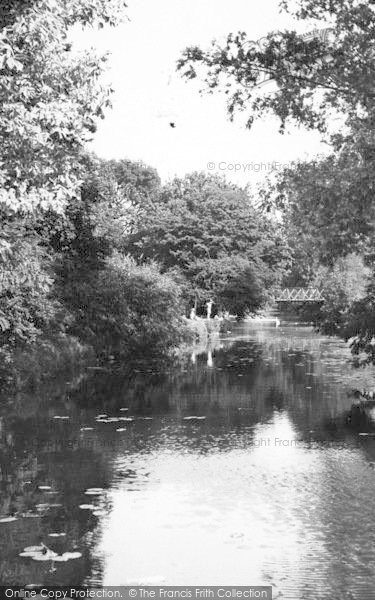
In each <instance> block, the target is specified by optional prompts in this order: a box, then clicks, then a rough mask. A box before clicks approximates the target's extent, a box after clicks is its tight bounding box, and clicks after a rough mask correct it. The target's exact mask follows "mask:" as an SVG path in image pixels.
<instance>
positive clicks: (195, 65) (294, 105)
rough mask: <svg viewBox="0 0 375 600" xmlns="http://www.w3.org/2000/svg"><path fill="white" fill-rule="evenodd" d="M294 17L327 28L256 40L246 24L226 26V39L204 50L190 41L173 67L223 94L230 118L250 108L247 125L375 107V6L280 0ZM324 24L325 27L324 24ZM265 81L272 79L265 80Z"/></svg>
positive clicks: (360, 1) (315, 123) (342, 0)
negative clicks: (269, 116) (233, 29)
mask: <svg viewBox="0 0 375 600" xmlns="http://www.w3.org/2000/svg"><path fill="white" fill-rule="evenodd" d="M281 5H282V7H283V8H284V10H288V11H289V12H290V13H292V14H293V15H294V16H295V18H296V19H297V20H300V21H307V22H308V23H311V28H312V29H313V28H314V27H315V26H316V20H318V21H319V22H320V23H322V22H323V23H324V25H325V30H326V31H325V34H326V35H323V33H324V32H322V31H321V32H320V34H319V33H318V34H317V33H315V34H311V35H307V36H306V35H305V36H301V35H298V34H297V33H296V32H295V31H283V32H272V33H269V34H268V35H267V36H266V37H265V38H263V39H262V40H261V43H254V42H252V41H251V40H249V39H248V37H247V35H246V33H245V32H243V31H240V32H238V33H230V34H229V35H228V36H227V40H226V43H225V44H222V45H221V44H218V43H217V42H213V44H212V47H211V48H210V49H208V50H206V51H205V50H202V49H201V48H199V47H190V48H187V49H186V50H185V51H184V53H183V55H182V57H181V59H180V60H179V62H178V69H179V70H180V71H181V72H182V75H183V76H184V77H186V78H187V79H194V78H196V77H201V78H203V79H204V81H205V84H206V86H207V89H208V90H209V91H211V92H212V91H217V90H223V91H224V92H225V94H226V95H227V96H228V112H229V115H230V116H231V118H233V115H234V114H235V113H236V112H238V111H242V112H243V111H246V112H247V113H248V115H249V116H248V120H247V125H248V126H249V127H250V126H251V124H252V123H253V121H254V119H256V118H257V117H259V116H261V115H263V114H264V113H267V112H271V113H274V114H275V115H276V116H277V117H278V118H279V119H280V122H281V129H282V130H284V128H285V125H286V123H287V122H288V121H296V122H298V123H302V124H304V125H306V126H307V127H310V128H318V129H320V130H321V131H326V130H327V119H326V117H327V113H329V111H331V110H334V111H339V112H343V113H344V114H345V115H346V116H351V117H354V116H357V117H358V116H359V115H362V116H364V115H369V114H372V112H373V107H374V100H375V90H374V85H373V75H374V48H373V39H374V35H375V12H374V7H373V6H372V3H369V2H368V1H367V0H317V1H315V0H300V1H299V2H298V4H297V8H295V7H296V5H295V3H292V2H291V1H289V0H284V1H283V2H282V3H281ZM328 28H329V31H327V29H328ZM266 81H269V82H272V83H269V84H268V85H266V86H265V85H262V84H264V83H265V82H266Z"/></svg>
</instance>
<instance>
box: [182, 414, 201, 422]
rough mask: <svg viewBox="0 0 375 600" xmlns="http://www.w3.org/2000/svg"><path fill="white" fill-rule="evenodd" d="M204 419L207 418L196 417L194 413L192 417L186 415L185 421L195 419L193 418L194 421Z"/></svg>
mask: <svg viewBox="0 0 375 600" xmlns="http://www.w3.org/2000/svg"><path fill="white" fill-rule="evenodd" d="M203 419H206V417H196V416H194V415H192V416H190V417H184V421H193V420H194V421H195V420H199V421H201V420H203Z"/></svg>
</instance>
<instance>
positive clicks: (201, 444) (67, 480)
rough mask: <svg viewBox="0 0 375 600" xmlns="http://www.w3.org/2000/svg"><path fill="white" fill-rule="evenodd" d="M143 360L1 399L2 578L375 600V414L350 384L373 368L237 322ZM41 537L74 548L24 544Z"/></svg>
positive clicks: (311, 341) (306, 334)
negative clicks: (138, 366) (32, 554)
mask: <svg viewBox="0 0 375 600" xmlns="http://www.w3.org/2000/svg"><path fill="white" fill-rule="evenodd" d="M149 371H152V369H147V372H138V373H137V374H135V376H134V377H133V378H132V379H131V380H122V379H121V378H120V377H115V376H113V375H112V376H111V375H110V374H106V373H101V372H93V373H91V375H90V376H89V377H87V378H84V379H81V380H77V381H74V380H73V381H70V382H60V384H57V383H56V384H55V385H54V386H53V387H52V386H50V387H49V388H48V387H46V388H45V389H43V390H41V391H40V393H38V394H37V395H36V394H34V395H26V394H24V395H20V396H19V397H18V398H16V399H12V401H11V402H9V404H6V405H3V406H2V409H1V420H0V426H1V430H0V432H1V459H0V469H1V506H0V533H1V537H0V556H1V572H0V578H1V581H4V582H5V583H8V584H11V583H14V584H22V585H23V584H26V583H35V584H37V583H43V584H64V583H65V584H69V583H71V584H73V583H74V584H82V583H84V584H106V585H117V584H132V583H134V584H135V583H139V584H146V585H147V584H148V585H150V584H153V583H155V584H159V583H160V584H171V585H172V584H174V585H181V584H183V585H220V584H223V585H232V584H233V585H256V584H263V585H264V584H270V585H273V586H274V597H275V598H281V597H283V598H288V599H289V598H290V599H294V598H295V599H296V600H297V599H298V600H302V599H303V598H307V599H310V598H311V599H312V598H314V599H315V598H327V599H328V598H332V597H335V594H336V595H337V596H338V597H340V598H358V599H359V598H361V600H362V599H365V598H373V597H374V595H373V589H374V585H375V570H374V567H375V515H374V511H373V497H374V493H375V472H374V460H375V450H374V448H375V444H374V439H375V438H374V437H373V435H374V434H375V423H374V410H373V409H372V408H371V407H366V408H363V407H361V406H359V405H358V404H356V403H355V402H354V399H353V396H352V395H351V394H350V391H351V389H352V388H356V387H361V388H362V387H366V386H369V387H374V384H375V380H374V375H373V373H372V371H371V370H367V371H363V370H361V371H356V370H354V369H352V368H351V367H350V362H349V355H348V353H347V351H346V349H345V347H344V345H343V344H342V343H341V342H339V341H337V340H330V339H327V338H324V337H321V336H318V335H316V334H313V333H311V331H310V330H309V329H307V328H305V327H301V326H299V327H298V326H295V325H286V326H284V327H281V328H278V329H274V328H267V327H265V328H263V329H252V328H251V327H250V326H245V325H241V326H236V327H235V329H234V331H233V332H232V333H231V334H228V335H226V336H223V338H222V339H221V340H220V343H217V344H214V345H213V347H211V348H209V349H208V351H207V352H199V351H197V352H194V353H193V354H192V355H190V356H188V357H186V359H185V360H182V361H181V365H180V366H179V367H178V368H175V369H174V370H173V371H172V372H170V373H167V374H164V375H162V374H160V373H156V372H154V371H152V372H149ZM11 517H14V520H11V521H10V520H9V521H8V522H5V521H3V522H1V519H5V518H11ZM51 534H52V535H51ZM40 543H43V544H45V545H46V546H48V548H51V549H52V550H53V551H54V552H56V554H57V555H58V556H62V555H63V554H64V552H79V553H80V554H81V555H82V556H81V558H75V559H72V560H67V561H66V562H59V561H58V560H57V561H56V562H52V561H47V560H44V561H35V560H32V559H31V558H27V557H20V556H19V554H20V553H22V551H23V550H24V548H25V547H29V546H33V545H38V544H40Z"/></svg>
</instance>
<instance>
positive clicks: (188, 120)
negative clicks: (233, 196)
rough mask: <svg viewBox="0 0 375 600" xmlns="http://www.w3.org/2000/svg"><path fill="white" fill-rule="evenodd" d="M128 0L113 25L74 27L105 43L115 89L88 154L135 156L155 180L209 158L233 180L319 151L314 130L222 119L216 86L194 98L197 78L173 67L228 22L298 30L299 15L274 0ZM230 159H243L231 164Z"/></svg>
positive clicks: (261, 31) (252, 29)
mask: <svg viewBox="0 0 375 600" xmlns="http://www.w3.org/2000/svg"><path fill="white" fill-rule="evenodd" d="M128 4H129V8H128V14H129V18H130V20H129V21H127V22H125V23H124V24H123V25H121V26H119V27H117V28H116V29H115V30H113V29H109V28H108V29H104V30H103V31H101V32H97V31H95V32H92V33H90V34H86V35H85V36H82V34H81V32H79V36H78V35H77V36H74V37H75V41H76V42H77V43H79V44H80V45H82V44H84V45H89V46H94V47H96V48H99V49H100V50H109V51H110V52H111V57H110V61H109V65H108V66H109V70H108V75H107V77H108V78H109V80H110V81H111V82H112V85H113V88H114V90H115V93H114V95H113V109H112V111H109V112H108V113H107V117H106V119H105V120H104V121H103V122H101V123H100V124H99V129H98V131H97V133H96V135H95V139H94V142H93V144H92V149H93V150H94V151H95V152H96V153H97V154H99V155H100V156H102V157H104V158H124V157H127V158H130V159H132V160H139V159H140V160H143V161H144V162H146V163H148V164H150V165H152V166H154V167H156V168H157V170H158V171H159V173H160V175H161V177H162V179H164V180H165V179H167V178H169V177H173V176H174V175H178V176H183V175H184V174H185V173H188V172H191V171H192V170H204V171H205V170H207V164H208V163H213V164H214V169H212V170H211V172H218V173H221V174H225V175H227V176H228V178H229V179H231V180H232V181H235V182H236V183H240V184H246V183H250V184H256V183H257V182H259V181H260V180H262V179H263V178H264V177H265V176H266V174H268V173H269V166H268V165H269V163H272V162H273V161H276V162H278V163H280V165H281V164H285V163H288V162H290V161H293V160H295V159H296V158H306V157H311V156H313V155H314V154H316V153H319V152H324V151H325V146H323V145H322V144H320V141H319V140H320V136H319V134H317V133H315V132H307V131H305V130H297V129H293V130H292V131H291V133H289V134H286V135H284V136H282V135H280V134H279V133H278V123H277V121H276V120H274V119H273V118H272V117H269V118H267V119H264V121H262V122H261V123H257V124H256V125H255V126H254V128H253V129H252V130H251V131H247V130H245V128H244V127H243V123H242V122H241V120H240V119H237V120H236V122H235V123H230V122H229V121H228V119H227V117H226V111H225V97H224V96H223V95H218V96H216V95H215V96H204V97H200V96H199V94H198V88H199V84H198V83H194V84H192V83H189V84H187V83H185V82H184V81H182V80H181V79H180V77H179V75H178V74H177V73H176V72H175V63H176V60H177V59H178V58H179V56H180V54H181V51H182V50H183V49H184V48H185V47H186V46H188V45H192V44H198V45H200V46H207V45H208V44H209V43H210V42H211V40H212V39H214V38H216V39H217V38H218V39H223V38H224V37H225V36H226V35H227V34H228V33H229V32H230V31H237V30H245V31H247V32H248V33H249V35H251V36H252V38H253V39H254V40H256V39H258V38H260V37H262V36H263V35H265V34H266V33H267V32H269V31H272V30H275V29H280V28H283V27H284V28H296V29H297V30H300V31H304V30H305V29H306V24H303V27H304V28H305V29H301V27H302V25H301V24H300V23H295V22H294V21H292V19H291V18H290V17H288V16H287V15H285V14H283V15H279V9H278V0H251V1H249V0H233V1H232V2H230V3H229V2H226V1H224V0H204V1H202V0H191V1H190V2H186V0H160V1H159V2H155V1H154V0H137V1H135V0H129V3H128ZM318 26H319V24H318ZM321 26H324V24H322V25H321ZM315 27H316V25H315ZM170 123H174V124H175V127H171V126H170ZM236 163H237V164H241V165H243V164H244V165H249V166H248V167H245V168H242V167H241V168H240V170H238V171H237V172H234V166H233V165H234V164H236ZM262 163H263V164H262ZM231 167H232V168H231ZM237 169H238V167H237Z"/></svg>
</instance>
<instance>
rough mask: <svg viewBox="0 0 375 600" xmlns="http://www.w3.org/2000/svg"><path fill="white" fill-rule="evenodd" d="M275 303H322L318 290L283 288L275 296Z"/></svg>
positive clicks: (311, 288) (312, 288)
mask: <svg viewBox="0 0 375 600" xmlns="http://www.w3.org/2000/svg"><path fill="white" fill-rule="evenodd" d="M275 302H324V298H323V295H322V293H321V291H320V290H319V288H314V287H307V288H302V287H298V288H284V289H282V290H280V291H279V292H278V293H277V294H276V295H275Z"/></svg>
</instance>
